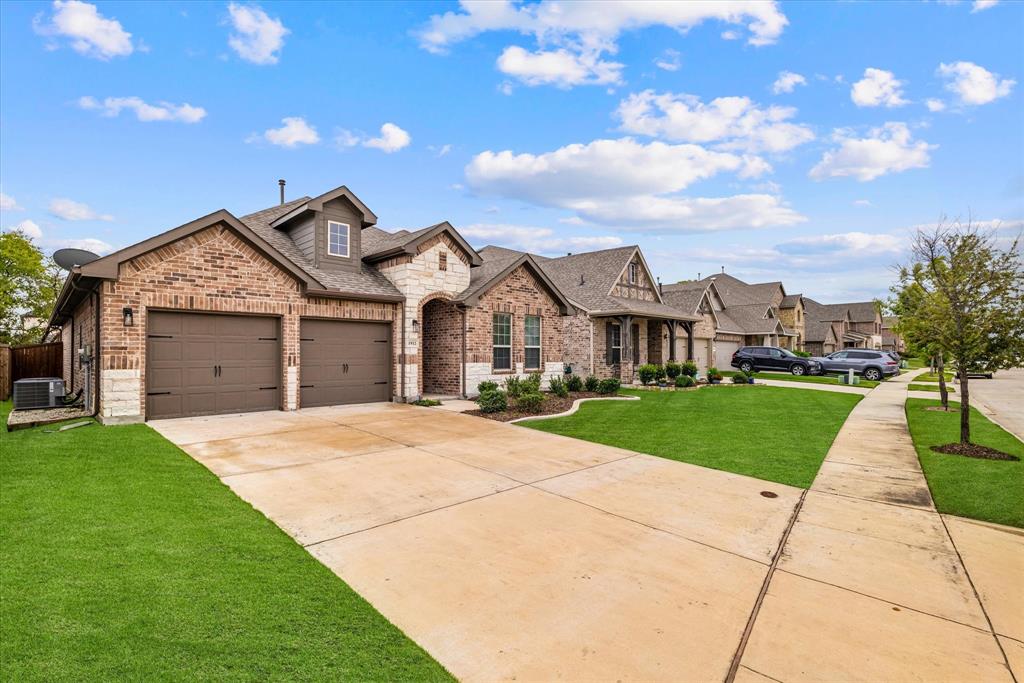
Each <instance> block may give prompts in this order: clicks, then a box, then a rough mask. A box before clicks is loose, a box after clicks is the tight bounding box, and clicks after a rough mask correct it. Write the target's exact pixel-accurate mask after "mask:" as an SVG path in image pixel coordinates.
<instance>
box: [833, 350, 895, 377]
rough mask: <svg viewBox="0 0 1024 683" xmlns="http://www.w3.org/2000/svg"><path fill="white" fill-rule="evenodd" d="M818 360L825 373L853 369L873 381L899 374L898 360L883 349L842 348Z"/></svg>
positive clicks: (839, 372)
mask: <svg viewBox="0 0 1024 683" xmlns="http://www.w3.org/2000/svg"><path fill="white" fill-rule="evenodd" d="M819 360H820V362H821V367H822V370H823V371H824V372H825V373H838V374H842V373H845V372H849V371H850V370H853V371H854V372H855V373H857V374H858V375H860V376H861V377H863V378H864V379H869V380H871V381H874V382H877V381H878V380H880V379H883V378H885V377H890V376H892V375H898V374H900V364H899V362H898V361H896V360H894V359H893V357H892V356H890V355H889V354H888V353H886V352H885V351H873V350H871V349H843V350H842V351H836V352H835V353H830V354H829V355H827V356H825V357H824V358H821V359H819Z"/></svg>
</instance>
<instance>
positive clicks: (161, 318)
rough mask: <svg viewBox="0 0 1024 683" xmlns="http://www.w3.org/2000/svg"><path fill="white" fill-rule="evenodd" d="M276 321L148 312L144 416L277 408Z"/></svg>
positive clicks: (243, 411)
mask: <svg viewBox="0 0 1024 683" xmlns="http://www.w3.org/2000/svg"><path fill="white" fill-rule="evenodd" d="M280 349H281V342H280V340H279V335H278V320H277V318H266V317H259V316H247V315H213V314H208V313H184V312H179V311H151V312H150V313H149V314H148V316H147V323H146V366H147V367H146V417H147V418H148V419H157V418H166V417H188V416H197V415H217V414H222V413H245V412H251V411H255V410H274V409H276V408H279V407H280V403H281V400H280V397H281V372H280V364H279V363H280V358H281V351H280Z"/></svg>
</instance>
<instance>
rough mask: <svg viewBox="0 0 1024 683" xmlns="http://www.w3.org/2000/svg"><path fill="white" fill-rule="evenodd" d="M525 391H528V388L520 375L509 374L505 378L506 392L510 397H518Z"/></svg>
mask: <svg viewBox="0 0 1024 683" xmlns="http://www.w3.org/2000/svg"><path fill="white" fill-rule="evenodd" d="M524 391H526V388H525V387H524V386H523V380H521V379H519V377H517V376H516V375H509V376H508V377H506V378H505V392H506V393H507V394H508V397H509V398H518V397H519V395H520V394H522V393H523V392H524Z"/></svg>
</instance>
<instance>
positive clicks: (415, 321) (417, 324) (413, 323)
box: [412, 318, 420, 328]
mask: <svg viewBox="0 0 1024 683" xmlns="http://www.w3.org/2000/svg"><path fill="white" fill-rule="evenodd" d="M412 326H413V328H416V327H419V326H420V321H419V320H416V318H413V319H412Z"/></svg>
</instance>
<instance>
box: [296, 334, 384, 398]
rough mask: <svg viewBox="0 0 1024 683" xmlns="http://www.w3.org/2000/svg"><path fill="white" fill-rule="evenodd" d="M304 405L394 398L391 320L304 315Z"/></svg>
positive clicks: (302, 348) (302, 389)
mask: <svg viewBox="0 0 1024 683" xmlns="http://www.w3.org/2000/svg"><path fill="white" fill-rule="evenodd" d="M300 335H301V340H302V344H301V354H302V356H301V357H302V362H301V368H300V373H301V374H300V378H299V381H300V389H301V392H302V394H301V398H300V401H301V405H302V407H303V408H311V407H314V406H331V405H341V404H344V403H370V402H373V401H389V400H391V324H390V323H368V322H356V321H349V320H303V321H302V331H301V332H300Z"/></svg>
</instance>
